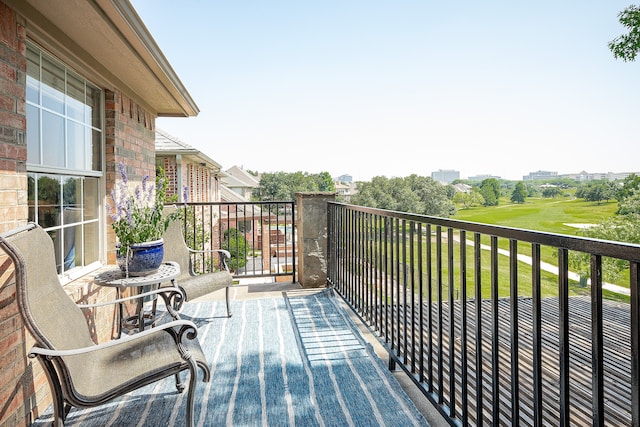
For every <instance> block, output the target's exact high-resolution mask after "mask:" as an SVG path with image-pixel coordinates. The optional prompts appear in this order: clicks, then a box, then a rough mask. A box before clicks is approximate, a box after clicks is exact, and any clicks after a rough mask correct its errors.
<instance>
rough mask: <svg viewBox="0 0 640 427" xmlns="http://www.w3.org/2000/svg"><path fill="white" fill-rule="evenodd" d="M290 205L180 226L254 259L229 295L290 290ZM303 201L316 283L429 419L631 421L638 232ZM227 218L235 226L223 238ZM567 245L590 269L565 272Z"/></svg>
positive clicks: (206, 211)
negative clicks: (316, 234)
mask: <svg viewBox="0 0 640 427" xmlns="http://www.w3.org/2000/svg"><path fill="white" fill-rule="evenodd" d="M296 209H300V203H298V204H297V206H294V204H293V202H282V203H269V204H255V205H254V204H248V203H247V204H242V206H237V205H233V206H231V205H226V204H192V205H189V206H188V208H187V212H188V215H187V216H186V218H185V229H186V230H187V233H186V236H187V237H188V238H189V236H191V238H192V239H193V240H192V244H193V245H202V246H203V247H207V248H208V247H219V246H222V247H225V248H227V249H230V250H232V252H234V253H236V254H241V255H240V256H246V259H247V260H251V259H253V262H250V263H246V264H244V265H242V264H243V263H242V262H239V263H236V264H235V266H236V268H235V270H236V272H235V274H234V277H235V279H236V280H237V281H238V282H239V283H241V284H242V285H243V286H237V287H235V288H234V290H233V292H232V295H233V298H234V300H235V301H243V300H247V299H255V298H264V297H279V296H282V295H283V292H284V295H295V294H296V293H298V292H303V291H305V290H303V289H302V288H303V287H305V284H304V282H305V280H304V277H303V276H304V275H302V274H301V272H302V270H304V269H305V268H308V266H307V267H305V266H304V263H305V262H306V261H305V252H306V251H308V249H307V248H306V246H305V244H304V240H305V239H306V238H307V237H308V236H305V232H306V231H305V229H306V228H307V225H305V226H302V225H301V224H300V221H302V222H304V221H308V220H309V218H303V216H304V215H301V213H304V212H307V211H306V210H302V211H301V212H296ZM314 212H315V213H314V215H318V212H320V214H319V217H313V219H312V221H313V222H315V224H314V225H315V226H316V227H320V228H321V229H324V230H325V233H324V234H325V235H326V239H327V240H326V245H325V248H324V249H323V251H324V253H323V254H321V255H319V254H314V256H316V257H318V256H322V257H324V260H325V261H326V264H324V265H326V270H325V271H324V273H325V275H326V280H325V279H323V280H324V281H323V284H325V283H326V285H327V286H329V287H331V288H332V289H333V291H335V292H336V293H337V294H338V295H339V296H340V297H341V298H336V299H337V300H339V301H340V304H341V306H342V307H343V309H344V310H345V313H349V314H350V316H351V317H354V318H356V320H358V322H361V323H360V329H361V330H362V331H364V332H365V336H366V337H368V339H369V340H370V343H371V344H372V345H373V346H374V348H375V349H376V353H377V356H378V357H380V358H381V359H383V360H384V362H385V363H386V365H387V366H388V367H389V368H390V370H391V371H392V372H393V375H394V376H395V377H396V378H397V379H398V380H399V381H400V383H401V384H403V388H404V389H405V391H406V392H407V393H408V394H409V395H411V396H412V398H413V401H414V402H415V403H416V404H417V406H418V408H419V409H420V410H421V412H423V413H424V414H427V416H428V419H429V420H430V422H431V423H432V425H439V423H445V424H446V423H448V424H450V425H472V426H473V425H526V426H529V425H531V426H542V425H586V424H590V425H599V426H601V425H602V426H603V425H638V424H639V423H640V385H639V384H640V382H639V381H638V374H639V372H640V357H639V356H640V355H639V353H640V338H639V332H640V329H639V327H640V316H639V312H638V308H639V304H640V299H639V294H638V282H639V278H640V274H639V270H638V263H640V246H639V245H632V244H625V243H618V242H608V241H598V240H593V239H585V238H578V237H571V236H564V235H556V234H550V233H543V232H536V231H529V230H521V229H513V228H505V227H498V226H490V225H484V224H477V223H469V222H463V221H456V220H450V219H443V218H435V217H427V216H421V215H413V214H406V213H400V212H392V211H384V210H378V209H371V208H365V207H359V206H353V205H348V204H342V203H336V202H332V201H329V202H328V203H327V202H325V204H324V208H322V209H315V210H314ZM319 218H321V219H319ZM232 229H235V230H238V231H239V233H240V234H241V235H242V236H243V237H244V240H242V239H234V240H233V243H232V246H229V245H230V244H231V240H230V238H229V236H234V235H235V234H234V233H232V232H230V230H232ZM321 234H322V233H321ZM258 236H259V237H258ZM240 242H241V243H240ZM225 245H226V246H225ZM233 245H235V246H233ZM274 245H275V246H274ZM240 246H241V247H240ZM320 246H322V245H320ZM273 247H276V248H277V250H276V251H273V250H272V248H273ZM578 253H581V254H586V255H587V256H588V257H589V259H590V271H589V272H588V276H589V281H590V284H585V283H583V282H581V281H580V280H578V278H577V277H575V275H574V273H573V272H571V271H570V268H569V257H570V256H573V255H574V254H578ZM298 255H299V256H298ZM606 258H613V259H617V260H621V261H623V262H625V263H626V264H627V265H628V268H629V270H628V271H629V275H628V280H629V287H628V292H627V293H626V294H625V293H622V294H619V293H615V292H611V291H609V290H607V289H609V287H608V286H607V284H606V283H605V282H604V279H603V260H605V259H606ZM199 263H200V266H201V268H203V269H206V268H209V266H210V265H214V264H215V263H212V262H211V260H207V259H205V258H202V259H200V260H199ZM274 265H278V266H284V265H287V267H286V268H275V269H274V268H272V267H273V266H274ZM265 266H268V268H265ZM276 282H282V283H276ZM301 284H302V287H301ZM315 292H318V290H315ZM221 297H222V295H221V294H219V293H214V294H212V295H211V296H210V297H209V298H208V300H210V301H216V300H217V299H218V298H221ZM323 345H324V344H323ZM327 345H329V344H327ZM244 356H245V355H244V354H242V353H238V357H244ZM370 357H373V356H372V355H370ZM338 381H339V380H338ZM307 392H309V393H311V391H309V390H308V391H307ZM307 392H305V393H307Z"/></svg>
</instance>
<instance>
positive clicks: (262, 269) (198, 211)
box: [181, 202, 297, 281]
mask: <svg viewBox="0 0 640 427" xmlns="http://www.w3.org/2000/svg"><path fill="white" fill-rule="evenodd" d="M181 207H182V208H183V209H184V211H185V213H186V214H185V215H184V227H185V228H184V234H185V241H186V243H187V245H188V246H189V247H190V248H193V249H198V250H202V249H226V250H228V251H229V252H230V253H231V261H230V267H231V271H232V274H233V275H234V277H236V278H248V277H267V276H268V277H272V276H290V277H291V280H292V281H295V280H296V264H297V261H296V236H295V234H296V232H295V230H296V221H295V204H294V202H236V203H230V202H229V203H225V202H219V203H213V202H212V203H186V204H185V205H181ZM215 256H216V255H214V254H211V253H202V254H198V255H196V256H195V258H194V262H195V267H196V270H197V271H199V272H207V271H212V269H215V268H216V266H217V263H216V260H215V259H214V257H215Z"/></svg>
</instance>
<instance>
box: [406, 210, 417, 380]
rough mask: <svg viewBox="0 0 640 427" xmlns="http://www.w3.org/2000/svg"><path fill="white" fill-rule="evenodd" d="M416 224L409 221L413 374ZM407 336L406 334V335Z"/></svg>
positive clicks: (413, 360)
mask: <svg viewBox="0 0 640 427" xmlns="http://www.w3.org/2000/svg"><path fill="white" fill-rule="evenodd" d="M414 240H415V223H414V222H413V221H409V266H410V267H409V274H410V275H411V276H410V280H409V283H410V290H411V292H410V293H409V296H410V299H411V322H409V323H410V333H409V336H410V337H411V343H410V347H409V348H410V352H411V372H414V373H415V372H416V271H415V256H416V254H415V241H414ZM405 335H406V333H405Z"/></svg>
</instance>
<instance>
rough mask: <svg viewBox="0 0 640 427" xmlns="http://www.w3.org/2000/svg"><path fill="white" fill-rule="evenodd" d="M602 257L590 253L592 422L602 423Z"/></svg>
mask: <svg viewBox="0 0 640 427" xmlns="http://www.w3.org/2000/svg"><path fill="white" fill-rule="evenodd" d="M602 338H603V337H602V257H601V256H599V255H591V387H592V401H591V402H592V408H593V423H594V424H595V425H599V426H601V425H604V384H603V383H604V379H603V374H602V371H603V369H604V366H603V361H602V359H603V358H604V351H603V345H604V344H603V339H602Z"/></svg>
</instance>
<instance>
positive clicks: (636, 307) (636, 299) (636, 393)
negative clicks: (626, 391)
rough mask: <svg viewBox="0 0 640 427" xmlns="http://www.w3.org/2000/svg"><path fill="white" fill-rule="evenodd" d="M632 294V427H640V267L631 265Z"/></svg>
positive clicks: (630, 284)
mask: <svg viewBox="0 0 640 427" xmlns="http://www.w3.org/2000/svg"><path fill="white" fill-rule="evenodd" d="M629 286H630V288H631V289H630V291H631V292H630V293H631V304H630V305H631V307H630V310H631V313H630V317H631V328H630V330H631V425H632V426H634V427H638V426H640V292H639V291H640V265H639V264H638V262H630V263H629Z"/></svg>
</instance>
